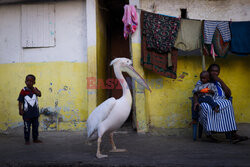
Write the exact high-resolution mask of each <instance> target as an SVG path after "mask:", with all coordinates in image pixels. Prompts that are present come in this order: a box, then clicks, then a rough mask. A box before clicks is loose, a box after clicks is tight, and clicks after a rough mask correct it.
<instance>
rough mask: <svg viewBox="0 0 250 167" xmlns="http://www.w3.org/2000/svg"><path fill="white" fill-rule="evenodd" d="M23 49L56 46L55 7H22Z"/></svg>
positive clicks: (39, 5) (47, 5) (46, 5)
mask: <svg viewBox="0 0 250 167" xmlns="http://www.w3.org/2000/svg"><path fill="white" fill-rule="evenodd" d="M21 15H22V16H21V19H22V20H21V22H22V47H24V48H29V47H52V46H55V5H54V4H48V3H45V4H32V5H22V9H21Z"/></svg>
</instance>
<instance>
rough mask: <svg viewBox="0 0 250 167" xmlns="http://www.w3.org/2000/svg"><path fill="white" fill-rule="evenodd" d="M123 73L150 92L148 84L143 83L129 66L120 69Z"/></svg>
mask: <svg viewBox="0 0 250 167" xmlns="http://www.w3.org/2000/svg"><path fill="white" fill-rule="evenodd" d="M122 71H123V72H127V73H128V74H129V75H130V76H131V77H132V78H133V79H135V80H136V82H137V83H139V84H140V85H141V86H143V87H144V88H146V89H148V90H149V91H150V92H151V89H150V88H149V86H148V84H147V83H146V82H145V80H144V79H143V78H142V77H141V76H140V74H138V73H137V72H136V71H135V69H134V68H133V67H132V66H131V65H127V66H125V67H123V68H122Z"/></svg>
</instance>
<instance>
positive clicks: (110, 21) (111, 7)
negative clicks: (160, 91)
mask: <svg viewBox="0 0 250 167" xmlns="http://www.w3.org/2000/svg"><path fill="white" fill-rule="evenodd" d="M101 1H102V4H104V5H105V8H106V9H107V13H108V18H107V33H108V35H107V36H108V40H107V41H108V48H107V50H108V53H107V59H106V60H107V63H106V64H107V68H106V69H108V70H107V78H111V79H116V77H115V74H114V71H113V68H110V66H109V64H110V62H111V61H112V60H113V59H115V58H118V57H126V58H129V59H131V55H130V52H129V39H127V40H125V39H124V37H123V26H124V25H123V22H122V17H123V14H124V5H125V4H128V3H129V1H128V0H101ZM123 76H124V78H125V79H126V81H127V83H128V85H129V87H130V91H131V94H132V93H133V91H132V80H131V77H130V76H129V75H128V74H126V73H123ZM117 88H120V89H117ZM107 96H108V97H115V98H116V99H118V98H120V97H121V96H122V89H121V86H120V84H119V82H117V83H115V88H114V89H108V90H107ZM131 110H132V111H131V112H130V115H129V117H128V119H127V121H126V122H125V124H124V127H129V128H132V127H133V128H134V129H135V126H134V122H133V121H134V120H133V108H132V107H131Z"/></svg>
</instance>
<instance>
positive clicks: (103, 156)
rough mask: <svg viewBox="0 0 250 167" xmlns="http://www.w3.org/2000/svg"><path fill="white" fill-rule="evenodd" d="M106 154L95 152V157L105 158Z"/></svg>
mask: <svg viewBox="0 0 250 167" xmlns="http://www.w3.org/2000/svg"><path fill="white" fill-rule="evenodd" d="M107 157H108V155H103V154H100V153H96V158H107Z"/></svg>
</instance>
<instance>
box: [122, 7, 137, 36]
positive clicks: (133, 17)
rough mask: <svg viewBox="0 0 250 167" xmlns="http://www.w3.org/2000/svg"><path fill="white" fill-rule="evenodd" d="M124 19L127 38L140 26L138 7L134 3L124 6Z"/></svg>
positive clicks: (124, 34) (124, 33)
mask: <svg viewBox="0 0 250 167" xmlns="http://www.w3.org/2000/svg"><path fill="white" fill-rule="evenodd" d="M122 21H123V23H124V30H123V31H124V32H123V36H124V38H125V39H127V38H128V35H129V34H133V33H134V32H135V31H136V28H137V26H138V17H137V13H136V9H135V7H134V6H133V5H125V6H124V15H123V18H122Z"/></svg>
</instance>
